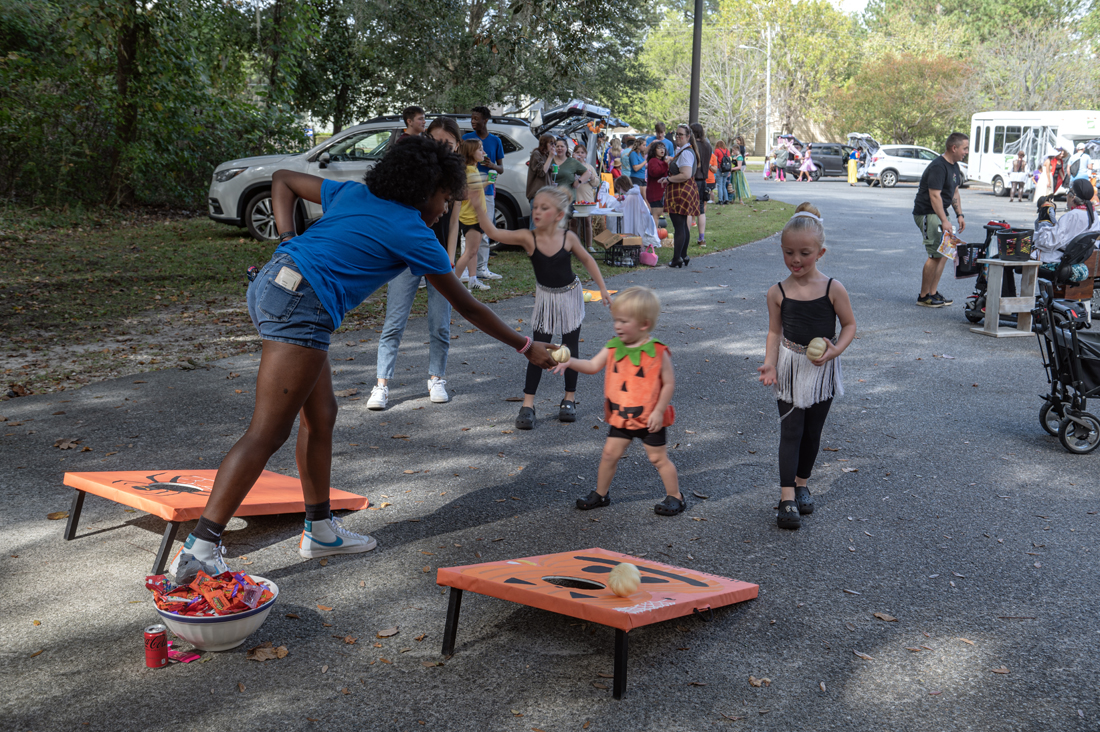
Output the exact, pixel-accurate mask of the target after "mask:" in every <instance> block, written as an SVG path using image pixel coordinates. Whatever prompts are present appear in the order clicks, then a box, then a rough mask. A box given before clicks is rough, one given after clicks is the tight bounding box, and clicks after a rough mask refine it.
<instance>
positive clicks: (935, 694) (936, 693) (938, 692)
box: [928, 691, 943, 696]
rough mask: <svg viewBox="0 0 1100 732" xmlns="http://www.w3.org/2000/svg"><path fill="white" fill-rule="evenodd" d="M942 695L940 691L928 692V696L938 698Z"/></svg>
mask: <svg viewBox="0 0 1100 732" xmlns="http://www.w3.org/2000/svg"><path fill="white" fill-rule="evenodd" d="M942 693H943V692H942V691H930V692H928V696H939V695H940V694H942Z"/></svg>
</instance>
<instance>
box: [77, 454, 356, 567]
mask: <svg viewBox="0 0 1100 732" xmlns="http://www.w3.org/2000/svg"><path fill="white" fill-rule="evenodd" d="M217 474H218V471H217V470H191V471H183V470H124V471H116V472H106V473H65V485H67V486H69V487H70V488H75V489H76V495H75V496H73V505H72V507H71V508H70V509H69V522H68V523H67V524H66V525H65V540H66V541H70V540H72V539H75V538H76V526H77V523H79V521H80V511H81V509H82V508H84V496H85V494H88V493H91V494H92V495H95V496H99V497H100V498H106V499H108V500H110V501H114V502H115V503H121V504H122V505H124V506H129V507H130V508H136V509H138V510H139V511H145V512H146V513H151V514H153V515H154V516H159V517H161V518H162V519H164V520H165V521H167V522H168V525H167V526H166V527H165V528H164V536H163V538H162V539H161V542H160V550H159V551H158V552H157V558H156V559H155V560H154V561H153V574H163V573H164V566H165V564H167V562H168V556H169V553H170V552H171V551H172V543H173V542H174V541H175V540H176V531H177V530H178V529H179V526H180V523H182V522H184V521H191V520H193V519H197V518H198V517H199V516H201V515H202V510H203V509H204V508H206V501H207V499H209V498H210V489H211V488H213V487H214V476H215V475H217ZM329 495H330V498H329V500H330V501H331V504H332V510H334V511H336V510H341V509H350V510H356V509H360V508H366V507H367V506H368V505H369V504H370V502H369V501H368V500H367V499H366V498H364V497H363V496H357V495H355V494H354V493H347V492H345V491H338V490H336V489H335V488H330V489H329ZM305 510H306V507H305V501H304V500H303V498H302V482H301V481H300V480H298V479H297V478H291V477H289V476H286V475H279V474H278V473H272V472H271V471H270V470H265V471H264V472H263V473H261V474H260V479H259V480H257V481H256V485H254V486H253V487H252V490H251V491H249V492H248V495H247V496H245V499H244V502H243V503H241V507H240V508H238V509H237V512H236V513H235V514H233V515H234V516H270V515H273V514H279V513H301V512H303V511H305Z"/></svg>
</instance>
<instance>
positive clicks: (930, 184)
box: [913, 132, 970, 308]
mask: <svg viewBox="0 0 1100 732" xmlns="http://www.w3.org/2000/svg"><path fill="white" fill-rule="evenodd" d="M944 148H945V150H944V153H943V155H941V156H939V157H938V158H936V159H935V160H933V161H932V162H931V163H929V164H928V167H927V168H925V169H924V175H922V176H921V178H920V187H919V188H917V198H916V200H915V201H914V202H913V220H914V221H916V222H917V228H918V229H920V232H921V235H922V236H923V237H924V250H925V251H926V252H927V253H928V259H927V261H925V263H924V270H923V271H922V273H921V283H920V296H919V297H917V304H918V305H923V306H924V307H927V308H942V307H943V306H945V305H950V304H951V303H952V302H954V301H953V300H947V299H945V298H944V296H943V295H941V294H940V293H939V291H938V288H939V284H940V276H941V275H942V274H943V268H944V266H945V265H946V264H947V258H946V257H944V256H943V255H942V254H940V253H939V252H938V251H937V249H938V247H939V245H940V242H941V241H943V232H944V231H947V230H949V229H950V228H951V221H950V219H948V218H947V209H948V208H953V209H955V218H956V219H957V220H958V222H959V229H958V233H960V234H961V233H962V232H963V230H964V229H966V217H965V216H963V212H962V202H961V201H960V200H959V186H961V185H962V184H963V183H964V182H965V181H964V179H963V174H962V168H960V167H959V161H960V160H962V159H963V158H965V157H966V154H967V153H968V152H970V138H969V137H967V136H966V135H964V134H963V133H961V132H952V133H951V134H950V135H949V136H948V138H947V143H946V144H945V145H944Z"/></svg>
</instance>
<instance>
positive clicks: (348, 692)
mask: <svg viewBox="0 0 1100 732" xmlns="http://www.w3.org/2000/svg"><path fill="white" fill-rule="evenodd" d="M340 693H341V694H350V693H351V692H350V691H349V690H348V687H346V686H345V687H344V688H343V689H340Z"/></svg>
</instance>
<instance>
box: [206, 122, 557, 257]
mask: <svg viewBox="0 0 1100 732" xmlns="http://www.w3.org/2000/svg"><path fill="white" fill-rule="evenodd" d="M435 116H436V115H431V116H429V117H428V121H429V122H430V121H431V120H432V119H433V118H434V117H435ZM448 116H452V117H454V119H455V121H456V122H458V126H459V127H460V128H461V129H462V133H463V134H466V133H467V132H470V131H471V130H472V128H471V127H470V116H469V115H448ZM487 126H488V128H489V132H491V133H492V134H494V135H496V136H497V137H499V138H500V141H501V143H503V145H504V173H503V174H501V175H500V176H499V177H498V178H497V182H496V225H497V226H498V227H500V228H505V229H515V228H518V227H520V226H525V225H526V222H527V217H528V216H530V213H531V206H530V204H529V203H528V201H527V195H526V192H527V190H526V189H527V160H528V158H529V157H530V156H531V151H532V150H534V149H535V148H536V147H538V139H537V138H536V137H535V135H534V133H533V132H532V131H531V126H530V124H529V123H528V122H527V121H526V120H522V119H519V118H516V117H493V118H492V120H491V121H490V122H489V123H488V125H487ZM404 127H405V125H404V123H403V121H402V119H401V117H400V116H387V117H376V118H374V119H372V120H370V121H368V122H364V123H363V124H359V125H355V126H354V127H349V128H347V129H345V130H341V131H340V132H338V133H337V134H335V135H333V136H332V137H331V138H329V139H328V140H325V141H324V142H323V143H321V144H320V145H318V146H317V147H315V148H313V149H312V150H309V151H308V152H304V153H295V154H290V155H260V156H257V157H252V158H241V159H239V160H230V161H229V162H227V163H222V164H221V165H219V166H218V167H217V168H215V169H214V178H213V180H212V181H211V182H210V193H209V195H208V199H207V205H208V208H209V215H210V218H211V219H213V220H214V221H219V222H221V223H223V224H230V225H232V226H245V227H248V232H249V233H250V234H252V236H254V237H255V238H257V239H259V240H261V241H273V240H274V239H276V238H277V237H278V234H279V232H278V231H276V228H275V216H274V215H273V213H272V210H271V176H272V174H274V172H275V171H276V170H282V169H287V170H296V171H299V172H302V173H311V174H313V175H318V176H321V177H322V178H329V179H331V180H338V181H346V180H355V181H361V180H363V175H364V174H365V173H366V172H367V171H368V170H370V169H371V168H372V167H374V165H375V163H377V162H378V161H379V160H380V159H381V158H382V156H383V155H384V154H385V153H386V150H387V149H388V148H389V146H390V145H391V144H393V143H394V142H396V140H397V138H398V137H399V136H400V135H401V132H402V130H404ZM320 217H321V206H320V204H316V203H311V202H309V201H303V200H301V199H299V200H298V202H297V204H296V205H295V211H294V228H295V230H296V231H298V232H299V233H301V232H303V231H305V230H306V229H307V228H308V227H309V225H310V224H311V223H313V222H314V221H316V220H317V219H319V218H320Z"/></svg>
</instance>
